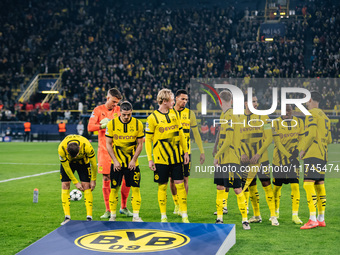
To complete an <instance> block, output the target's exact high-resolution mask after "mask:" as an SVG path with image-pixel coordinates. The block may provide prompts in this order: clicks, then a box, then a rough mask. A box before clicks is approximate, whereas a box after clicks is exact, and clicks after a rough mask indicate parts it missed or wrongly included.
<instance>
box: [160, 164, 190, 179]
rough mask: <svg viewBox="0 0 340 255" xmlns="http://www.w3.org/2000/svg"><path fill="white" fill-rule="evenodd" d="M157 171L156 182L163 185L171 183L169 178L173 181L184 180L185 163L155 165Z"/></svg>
mask: <svg viewBox="0 0 340 255" xmlns="http://www.w3.org/2000/svg"><path fill="white" fill-rule="evenodd" d="M155 165H156V171H155V172H154V182H157V183H160V184H163V183H167V182H168V181H169V177H171V179H172V180H183V179H184V167H183V163H178V164H171V165H164V164H155Z"/></svg>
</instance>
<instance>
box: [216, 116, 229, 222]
mask: <svg viewBox="0 0 340 255" xmlns="http://www.w3.org/2000/svg"><path fill="white" fill-rule="evenodd" d="M223 119H224V112H223V111H222V113H221V115H220V120H223ZM220 133H221V126H218V132H217V134H216V138H215V144H214V148H213V153H212V155H213V157H214V158H215V155H216V153H217V149H218V148H219V143H220ZM214 184H216V189H217V193H219V190H223V189H224V190H225V191H224V193H223V214H228V207H227V205H228V197H229V188H228V187H227V188H225V187H224V181H223V178H219V176H217V173H216V171H215V172H214ZM220 195H222V194H221V193H220ZM216 199H217V197H216ZM214 215H217V211H216V212H214Z"/></svg>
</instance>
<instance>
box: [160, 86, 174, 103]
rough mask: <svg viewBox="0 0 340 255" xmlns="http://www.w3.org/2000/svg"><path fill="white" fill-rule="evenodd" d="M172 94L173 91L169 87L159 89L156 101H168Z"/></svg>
mask: <svg viewBox="0 0 340 255" xmlns="http://www.w3.org/2000/svg"><path fill="white" fill-rule="evenodd" d="M173 96H174V93H172V91H171V90H170V89H161V90H160V91H159V92H158V95H157V103H158V104H159V105H161V104H162V103H163V102H164V101H166V102H168V101H170V99H171V97H173Z"/></svg>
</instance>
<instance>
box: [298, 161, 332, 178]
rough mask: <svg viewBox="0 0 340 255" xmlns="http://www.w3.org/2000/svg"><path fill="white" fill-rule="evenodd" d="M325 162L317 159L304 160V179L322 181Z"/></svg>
mask: <svg viewBox="0 0 340 255" xmlns="http://www.w3.org/2000/svg"><path fill="white" fill-rule="evenodd" d="M326 167H327V161H325V160H322V159H318V158H306V159H304V162H303V168H304V179H305V180H313V181H324V180H325V173H326Z"/></svg>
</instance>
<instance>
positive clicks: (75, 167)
mask: <svg viewBox="0 0 340 255" xmlns="http://www.w3.org/2000/svg"><path fill="white" fill-rule="evenodd" d="M70 167H71V170H72V173H73V174H74V172H75V171H77V172H78V176H79V179H80V181H81V182H90V181H91V165H90V163H87V164H82V163H70ZM60 180H61V182H69V181H71V179H70V178H69V177H68V175H67V174H66V172H65V170H64V167H63V165H60Z"/></svg>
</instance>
